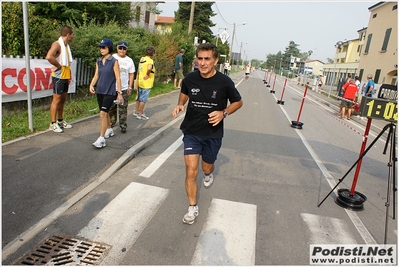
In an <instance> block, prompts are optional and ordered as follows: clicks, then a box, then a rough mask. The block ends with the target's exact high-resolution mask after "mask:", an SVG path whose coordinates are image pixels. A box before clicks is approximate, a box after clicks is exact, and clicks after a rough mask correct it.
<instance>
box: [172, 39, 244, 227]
mask: <svg viewBox="0 0 399 267" xmlns="http://www.w3.org/2000/svg"><path fill="white" fill-rule="evenodd" d="M196 56H197V59H198V63H199V71H198V72H190V73H189V74H187V76H186V78H185V79H184V80H183V84H182V88H181V91H180V95H179V100H178V103H177V106H176V107H175V108H174V110H173V112H172V115H173V117H175V118H176V117H177V114H178V113H179V112H180V111H184V109H185V108H184V105H185V104H186V102H187V101H188V104H187V112H186V114H185V117H184V120H183V122H182V123H181V125H180V129H181V130H182V132H183V134H184V137H183V143H184V161H185V165H186V180H185V186H186V193H187V197H188V202H189V208H188V212H187V213H186V214H185V215H184V217H183V222H184V223H187V224H193V223H194V220H195V218H196V217H197V216H198V214H199V210H198V205H197V191H198V185H197V174H198V165H199V159H200V155H201V157H202V162H201V166H202V171H203V172H204V179H203V183H204V186H205V187H206V188H209V187H210V186H211V185H212V183H213V174H212V172H213V170H214V168H215V166H214V163H215V161H216V158H217V154H218V152H219V149H220V147H221V145H222V138H223V120H224V119H225V118H227V116H228V115H229V114H232V113H234V112H235V111H236V110H238V109H239V108H240V107H241V106H242V100H241V96H240V93H239V92H238V90H237V89H236V87H235V85H234V82H233V81H232V80H231V79H230V78H229V77H228V76H226V75H223V74H222V73H221V72H219V71H217V70H216V69H215V66H216V64H217V62H218V60H219V55H218V50H217V47H216V46H215V45H214V44H211V43H203V44H200V45H199V46H198V47H197V51H196ZM193 88H195V90H194V89H193ZM227 101H229V102H230V105H229V106H227V104H228V103H227Z"/></svg>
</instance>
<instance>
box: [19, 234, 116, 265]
mask: <svg viewBox="0 0 399 267" xmlns="http://www.w3.org/2000/svg"><path fill="white" fill-rule="evenodd" d="M110 249H111V246H110V245H107V244H100V243H94V242H88V241H83V240H78V239H76V238H71V237H64V236H52V237H50V238H48V239H46V240H44V241H43V242H41V243H40V244H39V245H37V246H36V247H35V248H34V249H32V250H31V251H30V252H28V253H27V254H26V255H25V256H24V257H22V259H21V260H19V262H18V263H17V265H98V264H99V263H100V262H101V261H102V260H103V259H104V257H105V256H106V255H107V253H108V251H109V250H110Z"/></svg>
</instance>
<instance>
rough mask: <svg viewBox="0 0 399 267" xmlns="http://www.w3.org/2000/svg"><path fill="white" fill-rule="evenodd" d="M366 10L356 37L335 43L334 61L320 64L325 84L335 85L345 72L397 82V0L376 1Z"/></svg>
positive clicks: (361, 76) (391, 82)
mask: <svg viewBox="0 0 399 267" xmlns="http://www.w3.org/2000/svg"><path fill="white" fill-rule="evenodd" d="M369 11H370V19H369V23H368V26H367V28H363V29H361V30H359V31H358V38H357V39H353V40H345V41H338V42H337V43H336V45H335V48H336V50H335V55H334V63H332V64H325V65H324V68H323V73H324V76H325V77H326V82H325V84H327V85H333V86H338V84H340V83H341V82H343V81H345V80H346V77H347V76H348V74H351V75H352V77H354V76H355V75H357V76H359V79H360V80H361V81H362V82H366V81H367V79H366V76H367V74H372V75H373V78H374V82H375V83H376V84H381V83H388V84H394V85H396V84H397V60H398V55H397V53H398V42H397V38H398V35H397V33H398V28H397V24H398V13H397V2H378V3H377V4H375V5H372V6H370V7H369Z"/></svg>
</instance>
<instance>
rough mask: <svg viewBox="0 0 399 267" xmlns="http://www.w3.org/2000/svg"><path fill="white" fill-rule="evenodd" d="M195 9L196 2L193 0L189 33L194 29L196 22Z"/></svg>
mask: <svg viewBox="0 0 399 267" xmlns="http://www.w3.org/2000/svg"><path fill="white" fill-rule="evenodd" d="M194 9H195V2H194V1H193V2H191V10H190V21H189V23H188V34H190V33H191V31H192V30H193V23H194Z"/></svg>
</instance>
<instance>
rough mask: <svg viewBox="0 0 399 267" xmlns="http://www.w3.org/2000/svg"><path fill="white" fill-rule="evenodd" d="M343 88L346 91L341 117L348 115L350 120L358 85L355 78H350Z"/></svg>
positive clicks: (342, 102)
mask: <svg viewBox="0 0 399 267" xmlns="http://www.w3.org/2000/svg"><path fill="white" fill-rule="evenodd" d="M342 90H343V91H344V96H343V99H342V101H341V107H342V110H341V119H342V118H344V117H346V118H347V119H348V120H350V117H351V115H352V104H353V102H354V101H355V98H356V93H357V91H358V87H357V85H356V84H355V83H354V81H353V79H350V80H349V82H347V83H345V84H344V86H342Z"/></svg>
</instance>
